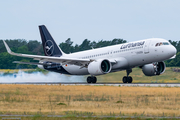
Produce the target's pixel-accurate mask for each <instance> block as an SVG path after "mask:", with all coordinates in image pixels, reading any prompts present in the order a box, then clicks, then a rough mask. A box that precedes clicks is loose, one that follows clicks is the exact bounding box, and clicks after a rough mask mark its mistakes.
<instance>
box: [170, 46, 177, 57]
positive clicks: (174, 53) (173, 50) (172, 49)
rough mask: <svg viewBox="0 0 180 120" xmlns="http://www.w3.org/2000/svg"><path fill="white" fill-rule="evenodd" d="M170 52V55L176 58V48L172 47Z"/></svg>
mask: <svg viewBox="0 0 180 120" xmlns="http://www.w3.org/2000/svg"><path fill="white" fill-rule="evenodd" d="M169 52H170V54H171V55H172V56H174V55H176V52H177V50H176V48H175V47H174V46H171V48H170V51H169Z"/></svg>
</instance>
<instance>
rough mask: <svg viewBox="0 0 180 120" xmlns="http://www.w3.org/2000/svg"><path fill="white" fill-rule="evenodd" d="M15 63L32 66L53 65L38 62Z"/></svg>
mask: <svg viewBox="0 0 180 120" xmlns="http://www.w3.org/2000/svg"><path fill="white" fill-rule="evenodd" d="M13 63H19V64H28V65H29V64H30V65H47V66H48V65H51V63H36V62H21V61H14V62H13Z"/></svg>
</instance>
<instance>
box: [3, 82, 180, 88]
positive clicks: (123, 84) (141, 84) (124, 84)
mask: <svg viewBox="0 0 180 120" xmlns="http://www.w3.org/2000/svg"><path fill="white" fill-rule="evenodd" d="M0 84H22V85H23V84H24V85H25V84H26V85H30V84H34V85H76V86H78V85H79V86H80V85H86V86H117V87H121V86H129V87H180V83H95V84H94V83H91V84H89V83H85V82H76V83H74V82H73V83H71V82H14V83H2V82H1V83H0Z"/></svg>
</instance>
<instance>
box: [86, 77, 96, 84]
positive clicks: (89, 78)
mask: <svg viewBox="0 0 180 120" xmlns="http://www.w3.org/2000/svg"><path fill="white" fill-rule="evenodd" d="M96 82H97V78H96V77H95V76H88V77H87V83H96Z"/></svg>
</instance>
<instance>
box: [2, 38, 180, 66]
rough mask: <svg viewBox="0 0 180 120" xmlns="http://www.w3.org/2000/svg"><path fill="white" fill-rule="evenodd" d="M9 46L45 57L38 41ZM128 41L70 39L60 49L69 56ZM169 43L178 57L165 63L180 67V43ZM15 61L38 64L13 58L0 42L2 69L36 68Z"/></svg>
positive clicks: (21, 41)
mask: <svg viewBox="0 0 180 120" xmlns="http://www.w3.org/2000/svg"><path fill="white" fill-rule="evenodd" d="M6 42H7V44H8V45H9V47H10V48H11V50H12V51H13V52H16V53H23V54H34V55H44V52H43V48H42V43H41V42H39V41H37V40H29V41H27V40H25V39H13V40H6ZM126 42H127V41H126V40H123V39H113V40H100V41H98V42H96V41H91V40H88V39H85V40H83V41H82V43H81V44H80V45H78V44H75V45H73V41H72V40H71V39H70V38H68V39H67V40H65V41H64V42H62V43H60V44H59V47H60V48H61V49H62V50H63V52H65V53H67V54H69V53H74V52H79V51H84V50H89V49H95V48H101V47H106V46H111V45H116V44H122V43H126ZM169 42H170V43H171V44H172V45H174V46H175V47H176V49H177V56H176V58H175V59H172V60H167V61H165V63H166V66H168V67H173V66H180V59H179V58H180V41H171V40H169ZM13 61H23V62H38V61H34V60H33V59H31V58H23V57H17V56H12V55H10V54H8V53H7V51H6V49H5V46H4V44H3V41H2V40H0V69H25V68H27V69H31V68H36V67H37V66H34V65H23V64H14V63H13Z"/></svg>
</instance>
